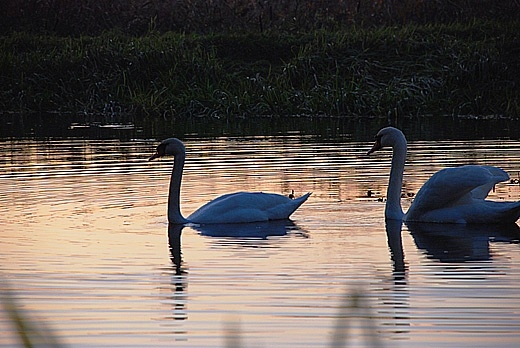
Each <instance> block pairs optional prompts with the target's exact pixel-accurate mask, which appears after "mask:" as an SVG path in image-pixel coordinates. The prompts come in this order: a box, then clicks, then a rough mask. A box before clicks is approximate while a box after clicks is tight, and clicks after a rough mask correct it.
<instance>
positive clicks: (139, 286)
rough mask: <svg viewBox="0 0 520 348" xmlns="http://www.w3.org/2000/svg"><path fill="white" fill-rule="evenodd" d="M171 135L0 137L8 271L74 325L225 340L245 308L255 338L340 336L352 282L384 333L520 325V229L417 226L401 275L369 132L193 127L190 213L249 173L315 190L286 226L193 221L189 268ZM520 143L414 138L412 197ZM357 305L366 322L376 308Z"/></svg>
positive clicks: (417, 340)
mask: <svg viewBox="0 0 520 348" xmlns="http://www.w3.org/2000/svg"><path fill="white" fill-rule="evenodd" d="M155 145H156V143H152V142H144V141H143V142H120V141H106V142H105V141H87V140H81V141H79V140H71V141H58V142H53V141H47V142H43V143H42V142H35V141H8V142H3V143H0V154H1V156H2V157H1V158H2V161H3V163H2V167H1V169H0V192H1V193H2V194H1V196H0V203H1V205H0V225H1V226H2V231H1V232H0V233H1V242H0V262H1V265H2V266H1V274H2V277H3V278H4V279H5V280H6V281H7V282H8V283H9V284H10V286H11V287H12V290H13V293H14V294H15V295H16V296H17V298H19V302H20V303H22V306H23V309H24V310H26V311H27V312H28V313H30V314H31V316H33V317H35V318H36V319H38V320H42V321H44V322H45V323H47V324H48V325H49V326H51V327H52V328H53V329H54V330H55V332H56V334H57V335H58V337H61V338H62V339H63V341H64V343H67V344H70V345H71V346H103V345H107V344H108V345H110V344H119V345H121V344H123V345H125V344H129V345H140V346H171V342H172V340H174V341H176V342H181V343H182V344H181V345H182V346H193V347H200V346H211V345H214V344H215V343H214V342H215V340H217V341H218V342H223V341H224V338H225V337H224V335H225V333H226V331H225V324H224V323H225V321H226V320H229V318H239V319H238V320H239V321H240V332H241V334H243V337H244V341H245V342H246V344H248V343H251V344H252V345H260V346H262V345H263V346H269V345H273V344H274V345H277V346H287V347H289V346H294V345H295V344H298V343H301V342H306V343H307V344H309V345H312V346H325V345H326V344H327V343H328V342H329V341H328V338H329V337H330V335H331V332H332V331H333V328H334V325H335V323H336V322H335V320H336V318H337V316H338V312H339V310H338V306H339V307H341V306H342V303H344V297H345V294H346V293H347V294H348V293H349V291H350V290H352V289H354V290H359V289H361V290H359V291H362V292H363V294H364V295H365V296H366V297H367V302H366V305H367V306H369V308H370V315H371V317H372V318H373V320H374V325H376V330H377V332H378V334H379V335H380V336H381V339H382V340H384V342H385V346H400V347H404V346H410V347H416V346H421V345H424V344H427V345H428V344H429V345H431V344H434V343H435V342H437V341H436V340H438V339H440V340H445V341H446V342H448V343H453V344H456V343H458V342H462V341H465V342H486V341H490V340H492V338H493V337H496V336H497V335H501V337H502V339H503V342H505V343H504V346H507V344H508V343H512V342H514V341H518V339H520V336H519V332H520V330H519V329H520V318H519V316H518V313H519V308H520V297H519V296H518V294H517V291H516V289H517V288H518V286H520V283H519V282H520V280H519V279H520V277H518V275H519V274H520V259H519V258H520V256H519V255H520V253H518V245H517V244H511V243H490V242H489V241H488V240H486V239H484V240H477V241H475V240H472V241H473V242H474V244H473V246H472V247H473V250H471V252H472V253H473V254H472V255H474V256H475V258H476V259H475V260H469V261H466V262H458V263H453V262H452V263H446V262H442V261H441V260H439V259H436V258H435V257H434V256H432V255H433V251H431V250H430V251H428V250H427V249H423V248H421V247H420V246H418V241H417V240H416V237H417V236H414V235H412V234H411V233H410V231H409V230H408V229H407V228H406V227H403V232H402V248H403V251H404V262H405V264H406V267H407V268H406V272H405V273H406V275H405V276H404V280H403V279H402V278H403V277H401V278H399V277H400V276H399V272H396V269H395V265H394V263H393V261H392V259H391V255H390V252H389V247H388V245H389V242H388V240H387V235H386V231H385V224H384V220H383V210H384V202H380V201H378V199H382V200H383V199H384V196H385V192H386V185H387V181H388V172H389V168H390V153H389V152H384V151H383V152H381V153H379V154H377V155H372V156H370V157H368V156H366V155H365V153H366V151H367V149H368V148H369V147H370V144H369V143H368V142H367V143H360V142H349V141H345V142H326V141H316V140H313V141H311V140H310V139H307V138H305V137H299V136H296V135H295V136H286V137H251V138H240V139H238V138H236V139H235V138H217V139H214V140H200V139H194V140H189V139H188V140H187V141H186V147H187V150H188V156H187V160H186V166H185V173H184V178H183V185H182V193H181V198H182V211H183V213H184V215H185V216H187V215H189V214H190V213H191V212H192V211H194V210H195V209H196V208H198V207H199V206H201V205H202V204H204V203H206V202H207V201H209V200H211V199H213V198H215V197H217V196H219V195H221V194H224V193H229V192H234V191H241V190H244V191H265V192H275V193H280V194H289V193H290V192H291V191H292V190H294V192H295V194H296V195H301V194H303V193H306V192H313V194H312V196H311V198H310V199H309V200H308V201H307V202H306V203H305V204H304V205H303V206H302V207H301V208H300V209H299V210H298V211H296V212H295V213H294V215H293V220H294V226H290V227H287V228H286V229H285V230H283V231H284V233H283V234H282V235H276V236H275V235H272V236H268V237H266V238H233V237H225V236H223V237H212V236H210V235H208V234H205V233H204V229H197V228H196V226H187V227H185V228H184V229H183V231H182V239H181V240H182V259H183V263H182V265H181V266H180V268H181V270H182V272H181V273H180V274H178V273H179V272H178V270H177V268H176V265H174V264H173V261H172V260H173V256H172V255H171V252H170V246H171V245H169V244H168V241H169V239H168V226H167V223H166V220H167V219H166V204H167V192H168V185H169V174H170V171H171V166H172V164H173V161H172V160H170V159H164V160H161V161H157V162H148V161H147V158H148V156H149V155H150V154H151V153H152V152H153V151H154V148H155ZM518 150H520V145H519V144H517V143H516V142H514V141H500V142H497V141H468V142H411V143H410V149H409V157H408V161H407V166H406V168H405V182H404V190H403V193H404V194H405V198H403V205H404V206H405V208H406V206H407V205H409V203H410V202H411V200H412V199H413V197H408V196H407V195H406V194H407V193H416V192H417V190H418V189H419V188H420V187H421V185H422V183H424V181H426V180H427V178H428V177H429V176H430V175H431V174H433V173H434V172H435V171H437V170H439V169H441V168H443V167H446V166H455V165H459V164H469V163H480V164H490V165H491V164H498V165H500V166H501V167H503V168H504V169H505V170H506V171H508V172H509V173H510V174H511V176H512V177H513V178H515V177H516V176H517V175H518V172H520V157H519V156H520V155H519V154H520V151H518ZM368 191H371V192H372V194H370V195H368ZM492 198H493V199H497V200H518V199H520V186H519V185H518V184H514V183H503V184H500V185H497V187H496V191H495V192H494V193H492ZM446 238H447V239H446V240H447V241H450V240H451V241H453V239H449V238H448V237H446ZM447 250H448V249H447ZM448 251H449V250H448ZM428 252H430V254H428ZM478 257H484V258H487V259H481V260H479V259H477V258H478ZM477 292H478V293H477ZM483 300H484V301H485V302H483ZM440 303H441V304H442V305H440ZM461 308H465V310H462V309H461ZM352 320H354V322H355V323H356V324H355V325H358V326H355V325H354V324H353V325H354V326H355V327H354V329H353V331H352V332H356V333H360V334H361V333H362V332H364V330H365V329H366V328H367V327H368V326H369V324H367V323H366V322H364V321H360V320H359V318H358V317H354V318H353V319H352ZM503 322H508V324H507V325H504V324H503ZM9 327H10V326H9V324H8V322H7V321H6V320H5V318H2V316H0V329H2V331H5V332H9V333H11V334H14V333H13V331H12V328H9ZM4 329H5V330H4ZM461 331H464V332H469V333H468V334H467V335H466V334H464V335H461V334H460V332H461ZM12 336H13V335H4V336H3V337H2V338H0V346H1V345H3V346H6V345H9V343H10V342H12ZM9 337H11V338H9ZM361 337H362V336H361ZM360 340H361V341H362V342H361V343H359V345H362V343H363V342H365V343H366V341H364V340H363V338H361V339H360ZM468 340H469V341H468ZM386 343H388V345H386Z"/></svg>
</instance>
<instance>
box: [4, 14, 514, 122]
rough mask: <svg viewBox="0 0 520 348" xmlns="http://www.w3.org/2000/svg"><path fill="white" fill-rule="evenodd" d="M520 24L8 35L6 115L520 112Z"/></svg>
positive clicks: (6, 37)
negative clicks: (519, 54)
mask: <svg viewBox="0 0 520 348" xmlns="http://www.w3.org/2000/svg"><path fill="white" fill-rule="evenodd" d="M519 31H520V22H507V21H506V22H481V21H475V22H472V23H470V24H451V25H445V24H431V25H424V26H418V25H407V26H402V27H379V28H369V29H363V28H350V29H349V30H331V31H323V30H316V31H310V32H306V33H278V32H277V33H274V32H272V33H265V34H259V33H235V34H208V35H203V36H201V35H186V34H177V33H171V32H170V33H165V34H160V35H159V34H157V33H151V34H148V35H145V36H141V37H135V36H130V35H125V34H121V33H120V32H108V33H105V34H102V35H100V36H95V37H78V38H72V37H57V36H44V35H34V34H28V33H13V34H9V35H5V36H2V37H0V61H1V62H2V67H3V70H2V71H3V74H2V75H1V76H0V84H1V85H2V86H3V93H1V94H0V108H1V109H2V110H1V111H2V112H5V111H17V112H30V111H38V112H39V111H47V112H49V111H52V112H73V113H78V112H80V113H82V114H87V115H89V114H102V115H107V116H114V115H124V114H129V113H130V114H135V115H152V116H158V117H157V118H164V119H178V118H189V117H201V116H206V117H212V118H222V117H247V116H251V115H264V116H273V115H274V116H279V115H324V116H352V115H361V116H367V115H369V116H380V117H398V116H399V117H400V116H403V115H425V114H433V115H439V114H441V115H442V114H448V115H460V114H462V115H492V114H493V115H496V114H500V115H506V116H513V115H518V114H520V104H519V103H520V98H518V91H517V89H515V88H514V86H516V85H518V84H520V81H519V80H518V79H519V76H520V71H519V70H518V69H519V65H518V64H517V55H516V54H514V52H512V51H511V50H512V47H517V46H518V42H516V41H515V40H516V37H517V35H516V34H517V33H518V32H519Z"/></svg>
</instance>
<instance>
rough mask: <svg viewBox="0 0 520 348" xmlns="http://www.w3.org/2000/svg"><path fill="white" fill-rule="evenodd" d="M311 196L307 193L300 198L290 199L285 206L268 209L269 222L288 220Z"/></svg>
mask: <svg viewBox="0 0 520 348" xmlns="http://www.w3.org/2000/svg"><path fill="white" fill-rule="evenodd" d="M311 194H312V192H308V193H306V194H304V195H303V196H301V197H298V198H295V199H291V200H290V201H289V202H287V203H285V204H281V205H278V206H276V207H273V208H271V209H269V211H268V215H269V220H282V219H288V218H289V217H290V216H291V215H292V213H294V212H295V211H296V210H297V209H298V208H299V207H300V206H301V205H302V204H303V203H304V202H305V201H306V200H307V199H308V198H309V197H310V195H311Z"/></svg>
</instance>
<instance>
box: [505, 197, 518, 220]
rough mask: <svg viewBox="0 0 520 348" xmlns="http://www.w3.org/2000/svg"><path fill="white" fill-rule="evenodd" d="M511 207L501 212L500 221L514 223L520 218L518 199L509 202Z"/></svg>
mask: <svg viewBox="0 0 520 348" xmlns="http://www.w3.org/2000/svg"><path fill="white" fill-rule="evenodd" d="M510 205H511V207H510V208H509V209H507V210H505V211H504V212H503V216H502V219H501V220H502V221H503V222H504V223H516V221H517V220H518V219H519V218H520V201H519V202H514V203H511V204H510Z"/></svg>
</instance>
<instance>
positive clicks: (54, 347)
mask: <svg viewBox="0 0 520 348" xmlns="http://www.w3.org/2000/svg"><path fill="white" fill-rule="evenodd" d="M2 297H3V298H2V303H3V307H4V310H5V312H6V313H7V315H8V317H9V319H10V321H11V323H12V324H13V326H14V327H15V328H16V331H17V333H18V338H19V339H20V342H21V344H22V346H23V347H49V348H59V347H63V345H62V344H60V343H59V340H58V338H57V337H56V336H55V335H54V334H53V332H52V331H51V330H49V329H48V328H46V327H45V326H44V325H43V324H42V323H41V322H37V321H34V320H31V319H29V316H28V315H27V314H25V313H23V312H22V310H21V309H20V306H18V305H17V304H16V302H15V301H14V299H13V298H12V296H11V295H8V294H7V292H4V294H3V296H2ZM338 309H339V312H338V314H337V319H336V322H335V327H334V330H333V333H332V336H331V342H330V347H348V344H349V341H350V340H354V339H356V340H358V339H359V337H358V336H357V334H355V333H353V332H352V331H353V330H354V328H355V327H354V325H356V323H360V327H361V329H362V330H365V332H364V333H362V337H361V338H362V339H364V340H366V341H367V346H369V347H381V346H382V344H381V339H380V337H379V335H378V333H377V329H376V326H375V319H374V317H373V316H372V315H371V313H370V308H369V306H368V304H367V303H366V299H365V298H364V296H363V295H361V294H360V293H359V292H355V291H354V292H352V293H350V294H346V295H345V297H344V300H343V303H342V304H341V305H340V306H339V308H338ZM224 324H225V326H224V331H225V337H224V338H225V346H226V347H228V348H232V347H233V348H238V347H242V345H243V342H244V340H245V339H246V338H245V337H243V334H242V333H241V329H240V323H239V322H238V321H236V320H235V321H232V322H225V323H224Z"/></svg>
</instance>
